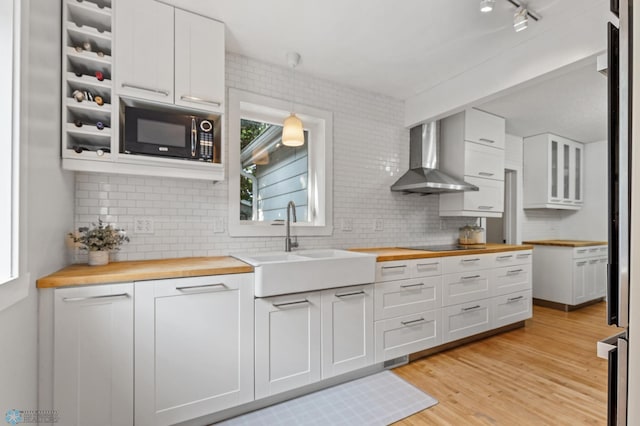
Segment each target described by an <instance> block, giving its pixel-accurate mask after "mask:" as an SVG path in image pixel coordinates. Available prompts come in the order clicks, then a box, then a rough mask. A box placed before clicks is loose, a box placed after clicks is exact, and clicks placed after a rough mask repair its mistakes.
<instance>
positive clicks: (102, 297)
mask: <svg viewBox="0 0 640 426" xmlns="http://www.w3.org/2000/svg"><path fill="white" fill-rule="evenodd" d="M116 297H129V293H118V294H103V295H100V296H87V297H63V298H62V300H63V301H64V302H82V301H84V300H105V299H112V298H116Z"/></svg>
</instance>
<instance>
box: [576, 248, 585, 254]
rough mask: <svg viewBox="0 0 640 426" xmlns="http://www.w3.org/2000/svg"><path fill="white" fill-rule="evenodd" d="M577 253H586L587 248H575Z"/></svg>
mask: <svg viewBox="0 0 640 426" xmlns="http://www.w3.org/2000/svg"><path fill="white" fill-rule="evenodd" d="M577 252H578V253H580V254H582V253H586V252H587V249H582V250H577Z"/></svg>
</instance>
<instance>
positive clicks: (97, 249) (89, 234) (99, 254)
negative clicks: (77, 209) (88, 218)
mask: <svg viewBox="0 0 640 426" xmlns="http://www.w3.org/2000/svg"><path fill="white" fill-rule="evenodd" d="M69 238H71V239H72V240H73V242H74V243H80V244H81V247H80V248H82V249H83V250H87V251H88V252H89V265H91V266H97V265H106V264H108V263H109V252H111V251H112V250H120V245H122V244H124V243H125V242H129V237H127V234H126V233H125V231H124V229H118V228H114V227H113V226H112V225H110V224H105V223H104V222H103V221H102V219H98V223H92V224H91V227H88V226H83V227H81V228H78V233H76V234H73V233H70V234H69Z"/></svg>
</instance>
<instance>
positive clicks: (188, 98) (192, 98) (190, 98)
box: [180, 95, 222, 106]
mask: <svg viewBox="0 0 640 426" xmlns="http://www.w3.org/2000/svg"><path fill="white" fill-rule="evenodd" d="M180 99H182V100H183V101H191V102H198V103H201V104H211V105H215V106H220V105H222V102H217V101H210V100H208V99H203V98H198V97H196V96H188V95H182V96H180Z"/></svg>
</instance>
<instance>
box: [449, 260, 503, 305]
mask: <svg viewBox="0 0 640 426" xmlns="http://www.w3.org/2000/svg"><path fill="white" fill-rule="evenodd" d="M489 273H490V270H489V269H484V270H477V271H470V272H462V273H457V274H447V275H445V276H443V277H442V289H443V290H442V304H443V305H444V306H448V305H453V304H457V303H464V302H470V301H473V300H476V299H484V298H487V297H489V296H490V295H491V289H490V288H489Z"/></svg>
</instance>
